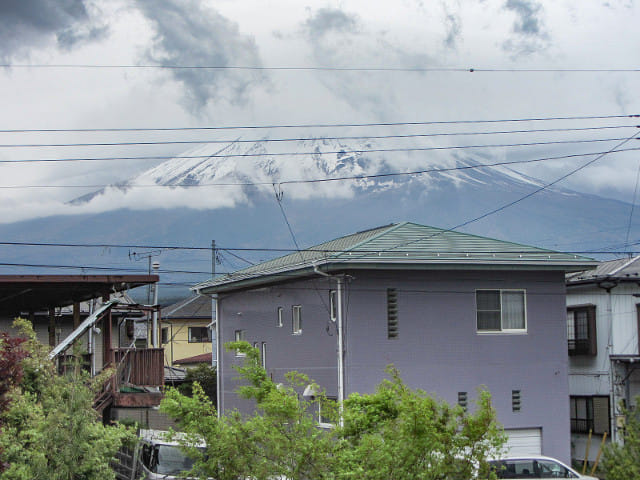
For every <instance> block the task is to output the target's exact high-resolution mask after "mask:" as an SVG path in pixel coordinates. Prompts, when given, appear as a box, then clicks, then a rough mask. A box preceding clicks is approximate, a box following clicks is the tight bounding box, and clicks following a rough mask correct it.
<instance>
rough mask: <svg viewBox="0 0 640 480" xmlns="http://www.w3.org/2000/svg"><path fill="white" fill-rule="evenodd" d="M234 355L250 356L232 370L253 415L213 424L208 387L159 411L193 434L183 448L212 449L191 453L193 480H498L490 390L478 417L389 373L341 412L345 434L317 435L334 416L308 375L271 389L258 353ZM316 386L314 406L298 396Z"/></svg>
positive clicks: (229, 416)
mask: <svg viewBox="0 0 640 480" xmlns="http://www.w3.org/2000/svg"><path fill="white" fill-rule="evenodd" d="M226 348H227V349H228V350H235V351H238V352H240V353H243V354H244V355H246V357H245V361H244V363H243V365H241V366H238V367H236V369H237V370H238V373H239V378H240V380H241V381H242V385H241V386H240V387H239V388H238V390H237V391H238V394H239V395H240V396H241V397H243V398H245V399H249V400H252V401H254V402H255V406H256V410H255V412H254V414H252V415H248V416H243V415H241V414H240V413H239V412H237V411H233V412H231V413H226V414H225V415H223V416H221V417H220V418H218V417H217V415H216V411H215V408H214V407H213V404H212V403H211V401H210V400H209V399H208V398H207V397H206V395H205V394H204V392H203V390H202V388H201V387H200V386H199V385H198V384H197V382H196V383H195V384H194V395H193V397H187V396H184V395H182V394H181V393H180V392H178V391H176V390H171V391H169V393H168V394H167V396H166V397H165V400H164V401H163V403H162V405H161V409H162V410H163V411H165V412H166V413H168V414H170V415H171V416H173V417H174V418H176V419H177V421H178V425H179V427H180V429H181V430H184V431H185V432H187V433H188V435H189V441H186V442H183V443H184V444H185V445H188V444H190V443H191V444H193V443H194V442H197V441H198V440H205V441H206V443H207V447H206V452H204V453H203V452H201V451H199V450H197V449H195V448H191V447H187V446H185V448H187V451H188V453H189V454H190V455H192V456H193V457H194V458H195V459H196V464H195V467H194V469H193V470H191V471H190V472H189V475H191V476H197V477H199V478H206V477H213V478H217V479H220V480H232V479H233V480H235V479H237V478H248V477H251V478H255V479H257V480H262V479H265V480H266V479H269V478H274V477H281V478H287V479H293V480H298V479H305V478H306V479H310V478H311V479H314V480H316V479H318V480H323V479H345V480H346V479H352V478H353V479H356V478H357V479H360V478H365V479H371V480H374V479H375V480H377V479H384V480H389V479H392V480H396V479H397V480H404V479H409V478H411V479H412V480H413V479H416V478H417V479H438V480H439V479H449V478H453V479H458V478H464V479H469V478H473V476H474V475H481V477H479V478H492V477H495V474H494V473H490V472H489V469H488V464H487V458H488V457H490V456H493V455H496V454H498V453H499V452H500V448H501V445H502V444H503V443H504V441H505V435H504V432H503V431H502V429H501V427H500V426H499V424H498V423H497V421H496V417H495V411H494V409H493V408H492V406H491V397H490V395H489V393H488V392H486V391H480V392H479V396H478V401H477V406H476V408H475V410H474V411H473V412H472V413H467V412H465V411H464V410H463V409H462V408H461V407H458V406H456V407H450V406H448V405H447V404H446V403H444V402H438V401H436V400H434V399H433V398H432V397H430V396H428V395H427V394H426V393H425V392H422V391H420V390H412V389H410V388H409V387H407V386H406V385H405V384H404V383H403V382H402V380H401V378H400V376H399V374H398V372H397V371H396V370H395V369H393V368H390V369H389V370H388V373H389V376H390V379H389V380H385V381H383V382H382V383H381V384H380V386H379V387H378V389H377V390H376V392H375V393H373V394H366V395H359V394H354V395H351V396H350V397H349V398H348V399H347V400H346V401H345V404H344V412H343V419H344V422H343V423H344V425H343V426H342V427H338V426H336V427H335V428H332V429H322V428H319V427H318V412H319V407H320V406H322V407H323V415H322V416H323V418H325V417H326V416H327V415H329V416H333V419H334V423H335V424H338V423H339V422H338V412H337V411H336V409H335V407H334V408H333V411H329V412H327V410H330V409H331V406H332V402H328V401H327V398H326V396H325V395H324V393H323V392H322V391H321V390H320V388H319V387H318V386H317V385H315V384H313V382H311V381H310V380H309V379H308V378H307V376H306V375H303V374H300V373H296V372H291V373H289V374H287V376H286V382H285V383H284V384H276V383H274V382H273V381H272V380H271V379H270V377H269V376H268V375H267V372H266V371H265V370H264V369H263V368H262V367H261V365H260V358H259V352H258V350H257V349H254V348H252V347H251V346H250V345H249V344H248V343H246V342H231V343H229V344H227V345H226ZM307 385H311V386H312V388H313V389H314V390H315V392H316V396H315V398H313V399H312V400H309V399H304V398H300V395H299V392H300V391H301V390H302V389H303V388H304V387H306V386H307Z"/></svg>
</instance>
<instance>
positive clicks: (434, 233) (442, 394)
mask: <svg viewBox="0 0 640 480" xmlns="http://www.w3.org/2000/svg"><path fill="white" fill-rule="evenodd" d="M595 265H596V262H594V261H592V260H590V259H587V258H584V257H579V256H575V255H568V254H564V253H559V252H553V251H549V250H543V249H539V248H535V247H529V246H525V245H519V244H514V243H509V242H503V241H499V240H493V239H489V238H483V237H477V236H473V235H468V234H463V233H458V232H453V231H447V230H441V229H436V228H432V227H427V226H422V225H417V224H414V223H400V224H394V225H388V226H384V227H379V228H375V229H371V230H367V231H363V232H358V233H355V234H353V235H348V236H345V237H342V238H338V239H336V240H332V241H329V242H326V243H323V244H320V245H317V246H315V247H312V248H309V249H307V250H304V251H301V252H296V253H293V254H290V255H286V256H284V257H281V258H277V259H274V260H271V261H268V262H264V263H261V264H259V265H255V266H252V267H250V268H247V269H244V270H240V271H238V272H235V273H233V274H230V275H226V276H223V277H219V278H215V279H213V280H211V281H208V282H205V283H202V284H200V285H197V286H196V287H195V289H196V290H198V291H199V292H200V293H203V294H210V295H212V296H213V298H214V300H215V301H216V312H215V319H216V320H217V321H216V332H215V333H216V339H217V348H216V351H215V352H214V355H215V358H217V360H218V369H219V376H218V382H219V384H218V395H219V401H218V404H219V406H220V410H221V411H222V410H225V409H230V408H239V409H241V410H245V409H250V408H251V405H249V404H246V403H243V400H241V399H239V398H238V397H237V396H236V394H235V393H234V389H235V387H236V381H235V380H234V378H235V377H236V372H235V370H234V369H233V368H232V367H233V365H236V364H239V363H240V362H241V361H242V358H240V357H237V356H236V354H235V353H234V352H226V351H225V350H224V349H223V344H224V343H225V342H228V341H232V340H240V339H241V340H246V341H248V342H250V343H252V344H253V345H255V346H257V347H258V348H260V350H261V352H262V362H263V364H264V366H265V368H266V369H267V371H268V373H269V374H270V375H271V376H272V378H273V379H274V380H275V381H279V380H280V379H282V377H283V375H284V374H285V373H286V372H288V371H290V370H298V371H302V372H305V373H307V374H308V375H309V376H310V377H311V378H313V379H314V380H315V381H316V382H317V383H318V384H320V385H321V386H322V387H323V388H325V389H326V392H327V395H328V396H329V397H333V398H335V399H336V400H337V401H340V400H342V399H344V398H345V397H346V396H348V395H349V394H350V393H352V392H361V393H365V392H372V391H373V390H374V389H375V387H376V385H377V384H378V383H379V382H380V381H381V380H382V378H384V369H385V367H386V366H387V365H389V364H394V365H395V366H396V367H397V368H398V369H399V370H400V373H401V375H402V377H403V378H404V380H405V381H406V382H407V383H408V384H409V385H411V386H412V387H418V388H422V389H423V390H426V391H427V392H430V393H433V394H435V395H437V396H438V397H439V398H442V399H444V400H446V401H448V402H450V403H455V402H458V403H461V404H463V405H464V404H469V405H471V404H472V401H473V398H474V397H475V395H476V392H477V388H478V387H479V386H486V387H487V388H488V389H489V390H490V391H491V393H492V395H493V402H494V405H495V408H496V409H497V412H498V417H499V420H500V422H502V424H503V425H504V427H505V429H506V430H507V433H508V434H509V438H510V439H509V446H510V448H511V452H512V453H525V452H526V453H542V454H546V455H552V456H555V457H557V458H559V459H561V460H564V461H569V460H570V439H569V438H570V427H569V389H568V380H567V365H568V358H567V350H566V348H567V347H566V345H567V343H566V342H567V331H566V303H565V273H566V272H572V271H579V270H585V269H589V268H593V267H594V266H595Z"/></svg>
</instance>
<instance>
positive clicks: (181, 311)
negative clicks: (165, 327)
mask: <svg viewBox="0 0 640 480" xmlns="http://www.w3.org/2000/svg"><path fill="white" fill-rule="evenodd" d="M161 317H162V319H163V320H171V319H183V318H211V297H208V296H205V295H196V296H194V297H189V298H186V299H184V300H180V301H179V302H176V303H174V304H172V305H169V306H166V307H164V308H163V309H162V312H161Z"/></svg>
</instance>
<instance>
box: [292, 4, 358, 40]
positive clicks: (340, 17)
mask: <svg viewBox="0 0 640 480" xmlns="http://www.w3.org/2000/svg"><path fill="white" fill-rule="evenodd" d="M304 25H305V28H306V30H307V32H308V34H309V36H310V37H311V38H313V39H316V40H319V39H321V38H322V37H324V36H325V35H327V34H329V33H331V34H335V33H355V32H356V31H357V26H358V21H357V18H356V16H355V15H350V14H348V13H346V12H344V11H342V10H339V9H336V8H328V7H326V8H320V9H318V10H317V11H316V12H315V13H314V14H313V15H312V16H310V17H309V18H308V19H307V21H306V22H305V24H304Z"/></svg>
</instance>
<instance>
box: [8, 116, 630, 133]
mask: <svg viewBox="0 0 640 480" xmlns="http://www.w3.org/2000/svg"><path fill="white" fill-rule="evenodd" d="M614 118H640V113H633V114H627V115H575V116H556V117H553V116H551V117H525V118H502V119H489V120H482V119H480V120H478V119H475V120H435V121H416V122H376V123H300V124H271V125H226V126H217V127H211V126H199V127H144V128H32V129H27V128H22V129H4V130H2V129H0V133H39V132H42V133H56V132H143V131H144V132H175V131H191V130H261V129H268V130H273V129H278V128H332V127H339V128H342V127H393V126H419V125H457V124H473V123H510V122H544V121H554V120H606V119H614Z"/></svg>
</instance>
